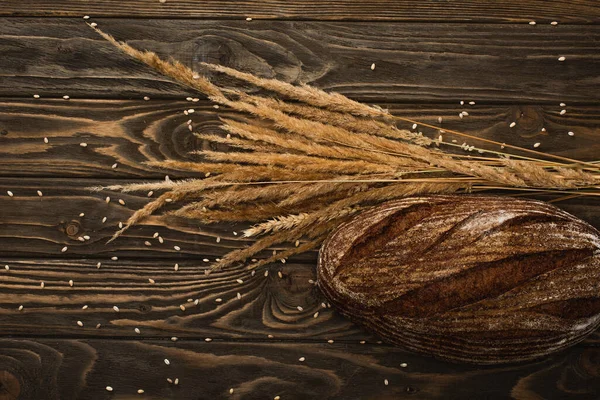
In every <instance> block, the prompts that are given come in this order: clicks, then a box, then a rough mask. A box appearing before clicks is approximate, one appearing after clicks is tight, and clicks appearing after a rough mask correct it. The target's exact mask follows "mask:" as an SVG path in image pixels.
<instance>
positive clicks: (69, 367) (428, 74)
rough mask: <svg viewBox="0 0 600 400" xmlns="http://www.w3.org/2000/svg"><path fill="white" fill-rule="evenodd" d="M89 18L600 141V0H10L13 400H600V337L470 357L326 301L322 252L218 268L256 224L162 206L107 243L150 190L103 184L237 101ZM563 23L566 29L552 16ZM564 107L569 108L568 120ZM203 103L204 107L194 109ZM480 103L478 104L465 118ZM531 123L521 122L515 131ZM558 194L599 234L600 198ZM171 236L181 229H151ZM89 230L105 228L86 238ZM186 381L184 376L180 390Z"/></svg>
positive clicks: (477, 119)
mask: <svg viewBox="0 0 600 400" xmlns="http://www.w3.org/2000/svg"><path fill="white" fill-rule="evenodd" d="M83 15H91V17H92V18H91V19H90V22H91V21H94V22H97V23H98V24H99V26H100V27H101V28H103V29H105V30H106V31H107V32H108V33H111V34H113V35H115V36H116V37H117V39H119V40H126V41H128V42H129V43H130V44H132V45H134V46H136V47H139V48H147V49H150V50H154V51H156V52H158V53H159V54H160V55H161V56H170V57H174V58H176V59H178V60H180V61H182V62H183V63H185V64H186V65H188V66H190V67H191V68H192V69H194V70H196V71H199V72H202V70H201V69H200V67H199V64H200V62H202V61H208V62H215V63H220V64H224V65H228V66H232V67H236V68H240V69H242V70H245V71H249V72H253V73H257V74H259V75H261V76H265V77H275V78H279V79H283V80H285V81H288V82H293V83H310V84H312V85H315V86H318V87H321V88H324V89H327V90H335V91H339V92H341V93H344V94H346V95H349V96H351V97H353V98H355V99H359V100H363V101H367V102H369V103H377V104H379V105H381V106H383V107H386V108H389V109H390V110H391V111H392V112H393V113H394V114H397V115H402V116H407V117H411V118H415V119H419V120H422V121H423V122H430V123H433V124H435V125H437V124H438V123H437V119H438V117H440V116H441V117H443V123H442V128H447V129H457V130H462V131H465V132H468V133H473V134H477V135H480V136H483V137H486V138H491V139H494V140H498V141H501V142H506V143H511V144H516V145H520V146H526V147H527V146H531V145H532V144H533V143H535V142H541V143H542V146H541V147H540V149H539V150H543V151H550V152H554V153H556V154H561V155H563V156H568V157H572V158H579V159H585V160H596V159H598V154H600V149H599V148H598V143H600V142H599V141H598V133H599V131H598V128H597V126H598V105H599V104H600V97H599V96H598V89H599V86H598V79H597V75H598V74H597V71H598V68H599V63H600V58H599V57H598V54H599V53H598V43H599V42H600V28H599V26H598V25H597V24H598V22H599V21H600V6H599V5H598V4H597V2H595V1H591V0H577V1H572V2H559V1H552V2H548V1H542V0H528V1H516V0H507V1H503V2H496V3H495V4H494V7H491V6H490V5H489V4H486V3H484V2H481V1H479V0H457V1H453V2H440V1H435V0H426V1H423V2H415V1H409V0H397V1H379V0H378V1H375V2H373V1H372V2H362V3H357V2H354V1H346V0H339V1H336V2H333V3H332V2H328V3H320V2H315V1H308V0H302V1H299V0H295V1H292V2H290V1H286V2H283V1H279V0H270V1H267V2H264V1H263V2H240V1H237V0H234V1H226V2H225V1H204V0H201V1H191V0H177V1H175V0H167V1H166V3H160V2H159V1H158V0H147V1H146V0H133V1H128V2H119V3H117V2H115V1H113V0H98V1H94V2H92V1H87V0H86V1H71V0H59V1H55V2H52V3H51V4H50V3H47V2H44V1H41V0H33V1H27V2H23V1H20V2H17V1H14V0H6V1H4V2H3V3H2V6H1V7H0V16H5V18H0V55H1V57H0V97H2V99H1V100H2V101H0V258H1V259H0V321H2V322H1V323H0V336H2V338H1V339H0V400H5V399H10V400H16V399H19V400H45V399H59V398H60V399H85V400H88V399H91V400H95V399H109V398H152V399H165V398H177V399H211V400H212V399H218V398H231V399H273V398H274V397H275V396H277V395H279V396H281V400H288V399H313V398H323V399H344V400H354V399H361V400H362V399H398V398H404V397H405V396H406V397H412V398H419V399H444V400H446V399H461V400H462V399H469V398H477V396H479V398H486V399H502V400H504V399H506V398H509V397H511V398H515V399H527V400H528V399H541V398H548V399H554V398H560V399H586V400H587V399H590V400H592V399H594V400H595V399H597V398H598V396H600V387H599V382H600V372H599V371H600V369H599V368H600V367H599V364H598V362H599V361H598V360H600V353H599V351H598V349H599V348H598V345H599V344H600V333H599V332H596V333H594V334H592V335H591V336H590V337H588V338H587V339H586V341H585V342H583V343H582V344H579V345H577V346H576V347H574V348H571V349H569V350H568V351H566V352H564V353H560V354H557V355H554V356H551V357H547V358H545V359H543V360H540V361H537V362H533V363H528V364H520V365H513V366H509V367H500V368H477V367H469V366H461V365H456V364H448V363H444V362H438V361H435V360H433V359H430V358H426V357H422V356H416V355H414V354H411V353H407V352H405V351H404V350H402V349H401V348H395V347H390V346H386V345H379V344H377V343H376V342H377V341H378V340H379V338H378V337H377V336H375V335H371V334H368V333H367V332H365V331H363V330H362V329H361V328H359V327H358V326H357V325H354V324H352V323H350V322H348V321H347V320H346V319H344V318H342V317H341V316H340V315H339V314H338V313H337V312H336V311H335V310H334V309H333V308H323V306H322V305H321V302H322V301H323V297H322V294H321V293H320V292H319V291H318V290H317V289H316V288H315V286H314V285H313V284H311V283H310V282H309V280H311V279H314V275H315V264H316V252H314V251H313V252H310V253H308V254H304V255H301V256H298V257H293V258H290V260H289V261H288V263H286V264H279V263H278V264H274V265H271V266H270V267H269V268H268V269H269V275H268V276H267V277H265V276H264V270H263V271H259V272H257V273H256V274H255V276H251V275H250V273H249V272H248V271H245V270H243V269H241V268H236V269H232V270H228V271H223V272H219V273H213V274H211V275H209V276H206V275H205V274H204V273H203V271H204V269H205V268H207V266H208V265H210V262H212V261H213V260H214V259H215V258H217V257H220V256H222V255H223V254H224V253H226V252H227V251H229V250H231V249H235V248H239V247H240V246H244V245H245V244H247V243H249V241H246V240H244V239H242V238H240V235H237V236H236V235H234V234H233V231H236V232H240V231H241V229H243V228H244V227H245V226H247V224H238V225H227V224H223V225H220V226H202V227H200V226H198V225H197V224H194V223H192V222H189V221H184V220H180V219H173V218H167V217H164V216H156V217H152V218H150V219H149V220H147V221H146V222H145V223H143V224H141V225H140V226H137V227H134V228H131V229H130V230H129V231H128V232H126V234H125V235H124V236H123V237H121V238H119V239H118V240H117V241H115V242H114V243H111V244H109V245H106V244H105V242H106V240H107V239H108V238H109V237H110V236H111V235H112V234H113V233H114V231H115V229H116V228H117V223H118V222H119V221H124V220H125V219H126V218H127V217H128V216H129V215H131V213H132V212H133V210H135V209H137V208H138V207H140V206H142V205H143V204H145V203H146V202H147V201H149V199H148V198H147V197H146V194H145V193H141V194H139V195H120V194H118V193H114V192H111V193H105V192H101V193H96V192H90V191H88V190H86V187H87V186H95V185H102V184H109V183H128V182H141V181H144V180H154V179H164V175H165V174H169V175H170V176H171V177H172V178H179V177H183V176H182V175H181V174H180V173H179V172H177V171H171V170H159V169H155V168H150V167H148V166H147V165H144V164H142V163H143V162H144V161H153V160H162V159H177V160H189V159H193V157H191V156H190V155H189V154H188V152H189V151H190V150H195V149H198V148H206V147H208V144H207V143H203V142H201V141H198V140H197V139H195V138H194V137H193V136H192V135H191V134H190V133H189V131H188V130H187V127H186V124H185V122H186V121H187V120H188V119H190V118H191V119H192V120H193V121H194V127H195V128H196V130H197V131H200V132H207V133H213V132H215V133H216V132H219V127H218V125H219V122H218V116H219V115H225V116H232V115H233V114H232V113H231V112H230V111H228V110H226V109H223V108H221V109H219V110H215V109H214V108H212V105H211V104H209V103H207V102H205V101H204V100H202V99H201V100H200V101H199V102H197V103H189V102H186V101H184V98H185V97H187V96H193V97H200V98H202V96H201V95H198V94H194V93H191V92H189V91H188V90H187V89H184V88H182V87H180V86H179V85H177V84H175V83H173V82H172V81H170V80H169V79H167V78H164V77H163V76H161V75H159V74H157V73H155V72H154V71H152V70H150V69H148V68H147V67H145V66H143V65H141V64H139V63H137V62H135V61H133V60H131V59H130V58H128V57H127V56H125V55H122V54H120V53H119V52H118V51H116V50H115V49H114V48H112V47H111V46H110V45H108V44H107V43H106V42H104V41H103V40H102V39H100V38H99V37H98V36H97V35H96V34H95V33H94V32H92V31H91V30H90V29H89V28H88V27H87V26H85V25H84V23H83V20H82V19H81V17H82V16H83ZM22 17H42V18H22ZM57 17H60V18H57ZM64 17H72V18H64ZM97 17H108V18H97ZM246 17H252V18H253V19H254V20H253V21H245V20H244V19H245V18H246ZM145 18H152V19H145ZM261 19H275V20H276V21H260V20H261ZM286 19H287V20H288V21H284V20H286ZM277 20H278V21H277ZM338 20H339V21H340V22H336V21H338ZM531 20H535V21H537V25H535V26H531V25H529V24H528V22H529V21H531ZM554 20H556V21H558V22H559V24H558V26H551V25H550V24H549V23H550V21H554ZM341 21H344V22H341ZM399 21H402V22H399ZM584 24H585V25H584ZM559 56H565V57H566V60H565V61H564V62H559V61H558V60H557V59H558V57H559ZM372 63H375V64H376V68H375V70H373V71H371V69H370V66H371V64H372ZM212 78H213V79H219V80H221V79H222V77H220V76H218V75H213V76H212ZM223 81H224V82H229V83H231V84H235V82H233V81H230V80H223ZM34 94H39V95H41V99H39V100H34V99H33V98H32V96H33V95H34ZM63 95H69V96H71V100H69V101H65V100H62V99H61V97H62V96H63ZM143 96H150V98H151V100H150V101H146V102H144V101H143V100H142V98H143ZM461 100H463V101H465V102H468V101H476V102H477V104H476V105H475V106H469V105H465V106H461V105H459V101H461ZM560 102H566V103H567V107H566V109H567V113H566V114H565V115H559V112H560V109H562V108H564V107H560V106H559V105H558V104H559V103H560ZM401 103H404V104H401ZM188 108H194V109H195V110H196V111H195V113H194V114H193V115H191V116H189V117H186V116H184V115H183V114H182V110H183V109H188ZM463 110H465V111H468V112H469V114H470V115H469V117H466V118H464V119H462V120H460V119H459V118H458V113H459V112H460V111H463ZM512 121H516V122H517V126H516V127H515V128H513V129H509V128H508V124H510V122H512ZM408 125H410V124H408ZM408 125H407V126H408ZM542 128H546V130H545V131H542ZM568 131H573V132H575V136H574V137H570V136H568V135H567V132H568ZM425 133H426V134H427V133H428V132H427V131H425ZM44 137H47V138H48V139H49V142H48V143H47V144H46V143H44V141H43V138H44ZM456 139H457V140H460V139H459V138H456ZM82 142H85V143H87V144H88V146H87V147H85V148H83V147H81V146H80V145H79V144H80V143H82ZM460 143H462V141H459V144H460ZM114 163H117V164H118V165H117V168H112V165H113V164H114ZM188 176H191V175H188ZM7 190H12V191H13V192H14V193H15V196H14V197H13V198H10V197H9V196H7V194H6V193H7V192H6V191H7ZM36 190H41V191H42V192H43V197H41V198H40V197H39V196H38V195H37V194H36ZM107 195H108V196H110V197H111V198H112V200H111V203H110V204H106V203H105V202H104V198H105V197H106V196H107ZM154 196H156V194H155V195H154ZM119 198H122V199H124V200H125V201H126V204H125V205H124V206H123V205H119V204H118V203H117V201H116V200H117V199H119ZM538 198H542V199H545V200H549V199H553V197H548V196H542V195H540V196H538ZM557 205H559V206H560V207H561V208H564V209H565V210H567V211H569V212H571V213H573V214H574V215H576V216H578V217H580V218H582V219H584V220H586V221H588V222H590V223H591V224H592V225H594V226H596V227H600V208H598V202H597V200H595V199H592V198H576V199H571V200H569V201H566V202H560V203H558V204H557ZM82 212H83V213H85V216H83V217H80V216H79V214H80V213H82ZM104 216H106V217H107V222H106V223H104V224H103V223H102V222H101V220H102V218H103V217H104ZM157 231H158V232H159V233H160V234H161V235H162V237H164V239H165V242H164V244H160V243H158V241H157V240H156V239H154V238H152V235H153V233H154V232H157ZM84 235H89V236H90V239H89V240H85V239H84V241H83V242H82V241H80V240H78V238H79V237H83V236H84ZM217 237H220V238H221V240H220V242H219V243H217V240H216V239H217ZM145 241H149V242H151V244H152V246H146V245H145V244H144V242H145ZM175 245H178V246H180V247H181V250H180V251H176V250H175V249H174V248H173V246H175ZM64 246H67V247H68V249H67V251H66V252H64V253H63V252H61V249H62V248H63V247H64ZM270 254H271V252H270V251H269V252H265V253H264V254H261V255H259V257H263V256H268V255H270ZM112 256H118V257H119V259H118V260H111V259H110V257H112ZM204 258H206V259H208V260H209V262H208V263H207V262H204V261H203V259H204ZM97 262H101V263H102V265H101V267H100V268H99V269H98V268H97ZM175 263H178V264H179V271H175V270H174V265H175ZM5 265H9V267H10V269H9V270H8V271H7V270H6V269H4V266H5ZM278 272H281V277H279V274H278ZM149 279H153V280H154V284H152V283H151V282H150V281H149ZM237 279H242V283H239V282H237V281H236V280H237ZM69 280H73V286H72V287H71V286H70V285H69V283H68V281H69ZM42 281H43V282H44V288H42V287H41V282H42ZM238 292H239V293H240V296H241V299H237V293H238ZM217 298H221V299H222V302H217V301H216V299H217ZM188 299H191V300H192V301H191V302H189V301H188ZM195 300H198V304H195ZM182 304H183V305H184V306H185V311H182V310H181V309H180V307H179V306H180V305H182ZM20 305H23V306H24V308H23V309H22V310H19V309H18V307H19V306H20ZM84 305H88V308H87V309H85V310H84V309H82V307H83V306H84ZM115 305H116V306H118V307H119V312H116V311H114V310H113V309H112V307H113V306H115ZM298 306H300V307H301V310H300V309H298ZM317 310H318V311H319V315H318V316H317V318H313V314H314V312H316V311H317ZM77 321H82V322H83V327H80V326H78V325H77ZM98 323H100V324H101V326H100V328H96V324H98ZM135 328H139V329H140V333H139V334H138V333H137V332H135V331H134V329H135ZM268 335H272V336H273V337H272V338H271V337H269V336H268ZM9 336H13V338H7V337H9ZM172 336H177V337H178V338H180V339H179V340H178V341H176V342H173V341H171V340H170V338H171V337H172ZM207 337H208V338H211V339H213V341H212V342H210V343H208V342H205V341H204V339H205V338H207ZM330 339H331V340H335V342H334V343H333V344H329V343H326V341H327V340H330ZM360 340H366V344H364V345H361V344H359V341H360ZM300 357H306V361H304V362H300V361H299V360H298V359H299V358H300ZM164 358H169V359H170V360H171V365H170V366H166V365H165V363H164V361H163V359H164ZM402 362H406V363H408V366H407V367H406V368H402V367H400V363H402ZM167 377H170V378H171V379H175V378H176V377H179V379H180V383H179V385H173V384H169V383H168V382H167V381H166V378H167ZM384 379H389V386H386V385H385V384H384ZM107 385H111V386H113V387H114V392H112V393H109V392H108V391H106V389H105V387H106V386H107ZM232 387H233V388H234V393H233V394H229V389H230V388H232ZM138 389H144V390H145V392H146V393H145V394H144V396H140V395H139V394H136V391H137V390H138Z"/></svg>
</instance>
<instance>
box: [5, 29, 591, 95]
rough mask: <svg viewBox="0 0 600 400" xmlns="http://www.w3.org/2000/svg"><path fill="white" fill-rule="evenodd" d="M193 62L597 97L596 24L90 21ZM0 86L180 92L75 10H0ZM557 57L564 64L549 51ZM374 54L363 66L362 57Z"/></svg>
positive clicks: (337, 80)
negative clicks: (59, 14)
mask: <svg viewBox="0 0 600 400" xmlns="http://www.w3.org/2000/svg"><path fill="white" fill-rule="evenodd" d="M97 22H98V23H99V26H100V27H101V28H103V29H105V30H106V31H107V32H108V33H111V34H113V35H114V36H115V37H116V38H117V39H119V40H126V41H128V42H129V43H130V44H131V45H133V46H135V47H138V48H141V49H149V50H153V51H157V52H158V53H159V54H161V55H162V56H164V57H169V56H172V57H174V58H175V59H178V60H180V61H181V62H183V63H184V64H186V65H188V66H190V67H191V68H192V69H194V70H198V71H200V62H203V61H209V62H216V63H221V64H224V65H227V66H233V67H236V68H239V69H242V70H245V71H251V72H254V73H256V74H259V75H261V76H265V77H276V78H279V79H282V80H285V81H288V82H294V83H310V84H312V85H315V86H318V87H321V88H324V89H327V90H335V91H338V92H341V93H343V94H345V95H348V96H351V97H353V98H356V99H361V100H366V101H371V102H394V101H403V102H419V103H423V102H430V103H434V102H452V103H454V102H458V101H459V100H476V101H480V102H483V101H486V102H490V103H515V102H518V103H522V104H523V103H529V104H535V103H538V104H540V103H549V104H558V103H559V102H566V103H573V102H580V103H593V104H598V102H599V101H600V97H599V96H598V91H599V90H598V89H599V87H598V83H597V79H596V78H597V71H598V68H600V55H599V54H600V52H598V43H599V42H600V26H586V27H583V26H569V25H565V26H562V25H558V26H551V25H549V24H545V25H536V26H530V25H527V24H521V25H513V24H511V25H503V24H442V23H440V24H428V25H427V28H426V29H424V27H423V25H422V24H413V23H407V24H401V25H398V24H395V23H387V22H381V23H377V24H373V23H365V22H360V23H359V22H353V23H347V22H345V23H344V22H304V21H302V22H284V21H252V23H247V22H246V21H195V20H163V19H161V20H131V19H129V20H122V19H100V20H98V21H97ZM0 42H1V43H2V54H3V57H2V59H1V60H0V71H1V72H0V76H1V77H2V79H0V96H26V97H30V96H32V95H33V94H40V95H41V96H42V97H62V96H63V95H70V96H71V97H72V98H95V97H113V98H114V97H119V98H123V97H126V98H138V99H140V98H142V97H143V96H146V95H148V96H150V97H156V96H163V97H179V98H182V97H185V96H187V95H189V93H187V92H186V91H185V90H184V89H182V88H181V87H179V86H178V85H176V84H173V83H172V82H171V81H170V80H168V79H166V78H164V77H161V76H160V75H158V74H157V73H155V72H153V71H150V70H149V69H148V68H147V67H145V66H142V65H141V64H139V63H137V62H135V61H133V60H131V59H129V58H128V57H126V56H124V55H122V54H120V53H119V52H118V51H116V50H115V49H114V48H112V47H111V45H109V44H108V43H106V42H105V41H103V40H102V39H100V38H99V36H98V35H96V34H95V33H94V32H92V31H91V29H89V28H88V27H87V26H85V24H84V23H83V20H71V19H52V18H49V19H46V18H45V19H34V18H29V19H15V18H4V19H0ZM560 56H565V57H566V60H565V61H564V62H559V61H558V58H559V57H560ZM372 63H375V64H376V68H375V70H373V71H372V70H371V68H370V67H371V64H372Z"/></svg>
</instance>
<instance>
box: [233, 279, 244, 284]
mask: <svg viewBox="0 0 600 400" xmlns="http://www.w3.org/2000/svg"><path fill="white" fill-rule="evenodd" d="M235 281H236V282H237V283H240V284H241V283H244V281H243V280H241V279H236V280H235Z"/></svg>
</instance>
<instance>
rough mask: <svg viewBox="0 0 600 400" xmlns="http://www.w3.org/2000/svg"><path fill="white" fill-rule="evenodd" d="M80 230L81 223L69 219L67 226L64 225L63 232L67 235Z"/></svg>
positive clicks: (73, 234)
mask: <svg viewBox="0 0 600 400" xmlns="http://www.w3.org/2000/svg"><path fill="white" fill-rule="evenodd" d="M80 231H81V225H80V224H79V222H78V221H70V222H69V223H68V224H67V226H65V233H66V234H67V236H70V237H72V236H76V235H77V234H78V233H79V232H80Z"/></svg>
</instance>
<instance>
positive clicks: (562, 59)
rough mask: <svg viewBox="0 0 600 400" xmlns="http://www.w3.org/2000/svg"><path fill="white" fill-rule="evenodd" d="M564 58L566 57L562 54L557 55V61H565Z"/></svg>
mask: <svg viewBox="0 0 600 400" xmlns="http://www.w3.org/2000/svg"><path fill="white" fill-rule="evenodd" d="M566 59H567V58H566V57H564V56H560V57H558V61H565V60H566Z"/></svg>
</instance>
